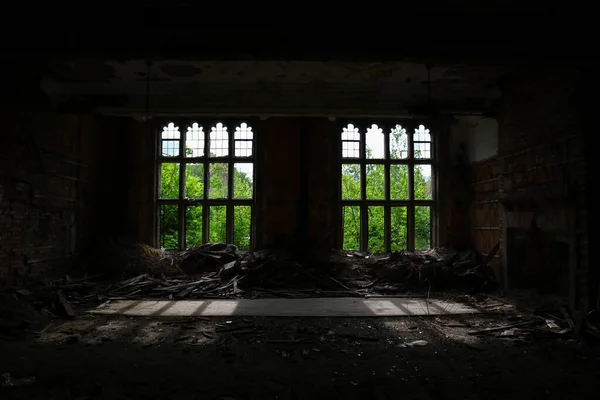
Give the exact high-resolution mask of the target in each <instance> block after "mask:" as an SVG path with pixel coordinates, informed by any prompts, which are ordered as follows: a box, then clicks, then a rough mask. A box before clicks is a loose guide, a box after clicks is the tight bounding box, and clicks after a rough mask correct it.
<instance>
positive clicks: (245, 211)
mask: <svg viewBox="0 0 600 400" xmlns="http://www.w3.org/2000/svg"><path fill="white" fill-rule="evenodd" d="M251 221H252V207H250V206H235V207H233V244H235V245H236V246H237V247H238V248H239V249H241V250H249V249H250V227H251Z"/></svg>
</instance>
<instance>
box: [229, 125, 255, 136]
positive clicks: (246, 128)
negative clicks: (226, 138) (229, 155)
mask: <svg viewBox="0 0 600 400" xmlns="http://www.w3.org/2000/svg"><path fill="white" fill-rule="evenodd" d="M233 135H234V136H233V138H234V139H252V138H253V133H252V127H251V126H250V125H248V124H247V123H245V122H242V123H241V124H240V126H238V127H237V128H235V133H234V134H233Z"/></svg>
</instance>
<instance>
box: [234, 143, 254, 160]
mask: <svg viewBox="0 0 600 400" xmlns="http://www.w3.org/2000/svg"><path fill="white" fill-rule="evenodd" d="M235 156H236V157H252V140H236V141H235Z"/></svg>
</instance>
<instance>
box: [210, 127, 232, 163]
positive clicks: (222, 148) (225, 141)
mask: <svg viewBox="0 0 600 400" xmlns="http://www.w3.org/2000/svg"><path fill="white" fill-rule="evenodd" d="M227 155H229V133H228V132H227V127H226V126H225V125H223V124H222V123H220V122H219V123H218V124H217V125H215V126H213V127H212V128H211V130H210V154H209V156H210V157H225V156H227Z"/></svg>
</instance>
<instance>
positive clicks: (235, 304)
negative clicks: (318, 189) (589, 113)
mask: <svg viewBox="0 0 600 400" xmlns="http://www.w3.org/2000/svg"><path fill="white" fill-rule="evenodd" d="M477 312H478V311H477V310H476V309H474V308H472V307H469V306H468V305H465V304H460V303H454V302H448V301H443V300H433V299H430V300H429V301H427V300H426V299H420V298H419V299H417V298H378V299H376V300H375V299H357V298H355V297H342V298H310V299H254V300H252V299H238V300H226V299H223V300H221V299H216V300H214V299H210V300H117V301H113V302H110V303H108V304H106V305H104V306H101V307H99V308H96V309H93V310H90V313H93V314H116V315H129V316H144V317H147V316H156V317H160V316H164V317H174V316H177V317H189V316H204V317H223V316H248V317H259V316H260V317H402V316H419V315H448V314H471V313H477Z"/></svg>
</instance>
